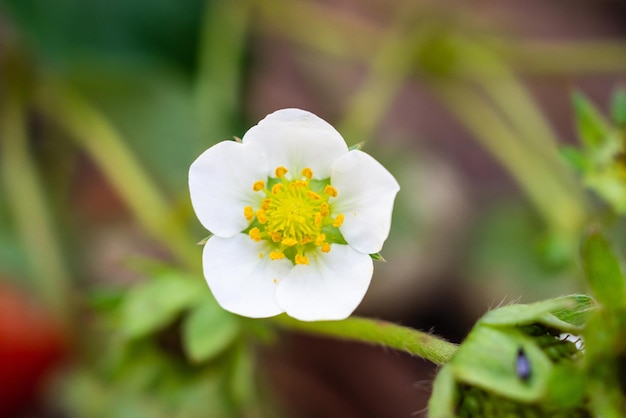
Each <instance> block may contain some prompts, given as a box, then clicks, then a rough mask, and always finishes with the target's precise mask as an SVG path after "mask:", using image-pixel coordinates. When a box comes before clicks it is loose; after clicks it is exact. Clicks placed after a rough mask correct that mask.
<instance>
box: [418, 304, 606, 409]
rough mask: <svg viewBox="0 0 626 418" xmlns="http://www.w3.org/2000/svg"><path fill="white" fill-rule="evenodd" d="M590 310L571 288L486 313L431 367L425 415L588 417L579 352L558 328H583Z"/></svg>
mask: <svg viewBox="0 0 626 418" xmlns="http://www.w3.org/2000/svg"><path fill="white" fill-rule="evenodd" d="M593 311H594V304H593V301H592V300H591V298H589V297H587V296H584V295H572V296H566V297H561V298H556V299H550V300H546V301H542V302H537V303H533V304H528V305H518V304H515V305H508V306H504V307H501V308H498V309H494V310H492V311H489V312H487V313H486V314H485V315H484V316H483V317H482V318H481V319H480V320H479V321H478V322H477V324H476V325H475V326H474V328H473V329H472V331H471V332H470V333H469V335H468V336H467V338H466V339H465V341H464V342H463V344H461V346H460V347H459V350H458V351H457V352H456V354H455V355H454V356H453V358H452V360H451V361H450V362H448V363H447V364H446V365H445V366H444V367H443V369H442V370H441V372H440V373H439V374H438V376H437V378H436V380H435V384H434V388H433V395H432V397H431V400H430V403H429V410H430V416H431V417H433V418H437V417H442V418H443V417H445V418H450V417H457V416H458V417H466V416H467V417H470V416H482V417H500V416H505V415H506V414H513V415H514V416H528V417H543V416H547V417H561V416H563V417H565V416H582V417H586V416H591V415H590V413H589V412H587V410H586V407H585V402H584V390H583V388H584V375H583V374H582V373H581V372H580V369H581V366H580V359H581V357H582V354H581V352H580V351H579V350H578V349H577V348H576V346H575V345H574V343H572V342H571V341H569V340H565V339H563V338H562V337H561V334H562V333H580V332H582V330H583V325H584V323H585V322H586V320H587V318H588V317H589V315H590V314H591V313H592V312H593ZM565 376H567V378H566V379H564V377H565Z"/></svg>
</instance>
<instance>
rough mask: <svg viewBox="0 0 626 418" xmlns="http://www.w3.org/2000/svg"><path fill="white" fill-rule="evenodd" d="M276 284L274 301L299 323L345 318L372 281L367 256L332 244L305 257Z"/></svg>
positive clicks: (370, 263)
mask: <svg viewBox="0 0 626 418" xmlns="http://www.w3.org/2000/svg"><path fill="white" fill-rule="evenodd" d="M309 259H310V263H311V264H310V265H301V264H298V265H295V266H294V267H293V268H292V270H291V272H290V273H289V275H288V276H287V277H286V278H285V279H284V280H282V281H281V282H280V283H279V284H278V289H277V291H276V299H277V301H278V304H279V305H280V307H281V308H282V309H284V310H285V312H287V314H288V315H290V316H292V317H294V318H296V319H299V320H301V321H319V320H339V319H345V318H347V317H348V316H350V314H351V313H352V312H354V310H355V309H356V308H357V306H358V305H359V303H360V302H361V300H362V299H363V296H364V295H365V292H366V291H367V288H368V286H369V284H370V281H371V279H372V273H373V271H374V266H373V262H372V259H371V258H370V256H369V255H367V254H363V253H360V252H358V251H356V250H354V249H353V248H351V247H350V246H348V245H339V244H335V245H333V246H332V249H331V251H330V252H329V253H318V254H313V255H309Z"/></svg>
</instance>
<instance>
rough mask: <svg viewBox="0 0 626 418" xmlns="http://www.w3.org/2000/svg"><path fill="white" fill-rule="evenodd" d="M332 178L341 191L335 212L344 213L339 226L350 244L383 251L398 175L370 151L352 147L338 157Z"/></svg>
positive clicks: (368, 252) (333, 205) (360, 247)
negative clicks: (351, 149)
mask: <svg viewBox="0 0 626 418" xmlns="http://www.w3.org/2000/svg"><path fill="white" fill-rule="evenodd" d="M330 182H331V184H332V185H333V186H334V187H335V188H336V189H337V193H338V194H337V198H336V200H334V201H333V202H332V208H333V212H334V213H343V214H344V216H345V218H344V222H343V225H342V226H341V227H340V228H339V229H340V231H341V233H342V234H343V236H344V238H345V239H346V241H347V242H348V244H350V246H351V247H353V248H354V249H356V250H358V251H361V252H363V253H367V254H372V253H376V252H378V251H380V249H381V248H382V246H383V243H384V242H385V240H386V239H387V236H388V235H389V229H390V227H391V212H392V211H393V201H394V199H395V197H396V194H397V193H398V191H399V190H400V185H399V184H398V182H397V181H396V179H395V178H394V177H393V176H392V175H391V173H390V172H389V171H387V169H386V168H385V167H383V166H382V165H381V164H380V163H379V162H378V161H376V160H375V159H374V158H372V157H371V156H370V155H368V154H366V153H364V152H362V151H358V150H353V151H350V152H349V153H347V154H345V155H344V156H342V157H340V158H338V159H337V160H335V162H334V163H333V169H332V175H331V179H330Z"/></svg>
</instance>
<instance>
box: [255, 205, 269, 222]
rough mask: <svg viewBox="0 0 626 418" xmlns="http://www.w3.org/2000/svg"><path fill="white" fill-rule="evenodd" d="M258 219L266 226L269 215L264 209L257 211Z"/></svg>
mask: <svg viewBox="0 0 626 418" xmlns="http://www.w3.org/2000/svg"><path fill="white" fill-rule="evenodd" d="M256 218H257V219H258V220H259V223H260V224H261V225H264V224H265V223H266V222H267V215H266V214H265V211H264V210H263V209H259V210H257V211H256Z"/></svg>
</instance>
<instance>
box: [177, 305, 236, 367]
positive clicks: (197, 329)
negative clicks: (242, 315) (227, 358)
mask: <svg viewBox="0 0 626 418" xmlns="http://www.w3.org/2000/svg"><path fill="white" fill-rule="evenodd" d="M238 333H239V321H238V320H237V318H236V317H235V316H234V315H232V314H230V313H228V312H226V311H225V310H223V309H222V308H221V307H220V306H219V305H218V304H217V302H215V300H213V299H212V298H211V299H207V300H206V301H205V302H203V303H202V304H201V305H199V306H198V307H196V308H195V309H194V310H193V312H191V314H190V315H189V316H188V317H187V319H186V320H185V322H184V324H183V344H184V347H185V350H186V352H187V355H188V356H189V357H190V358H191V359H192V360H193V361H196V362H202V361H206V360H209V359H211V358H213V357H215V356H216V355H218V354H219V353H221V352H222V351H223V350H224V349H225V348H227V347H228V346H229V345H231V344H232V342H233V341H234V339H235V337H236V336H237V334H238Z"/></svg>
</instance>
